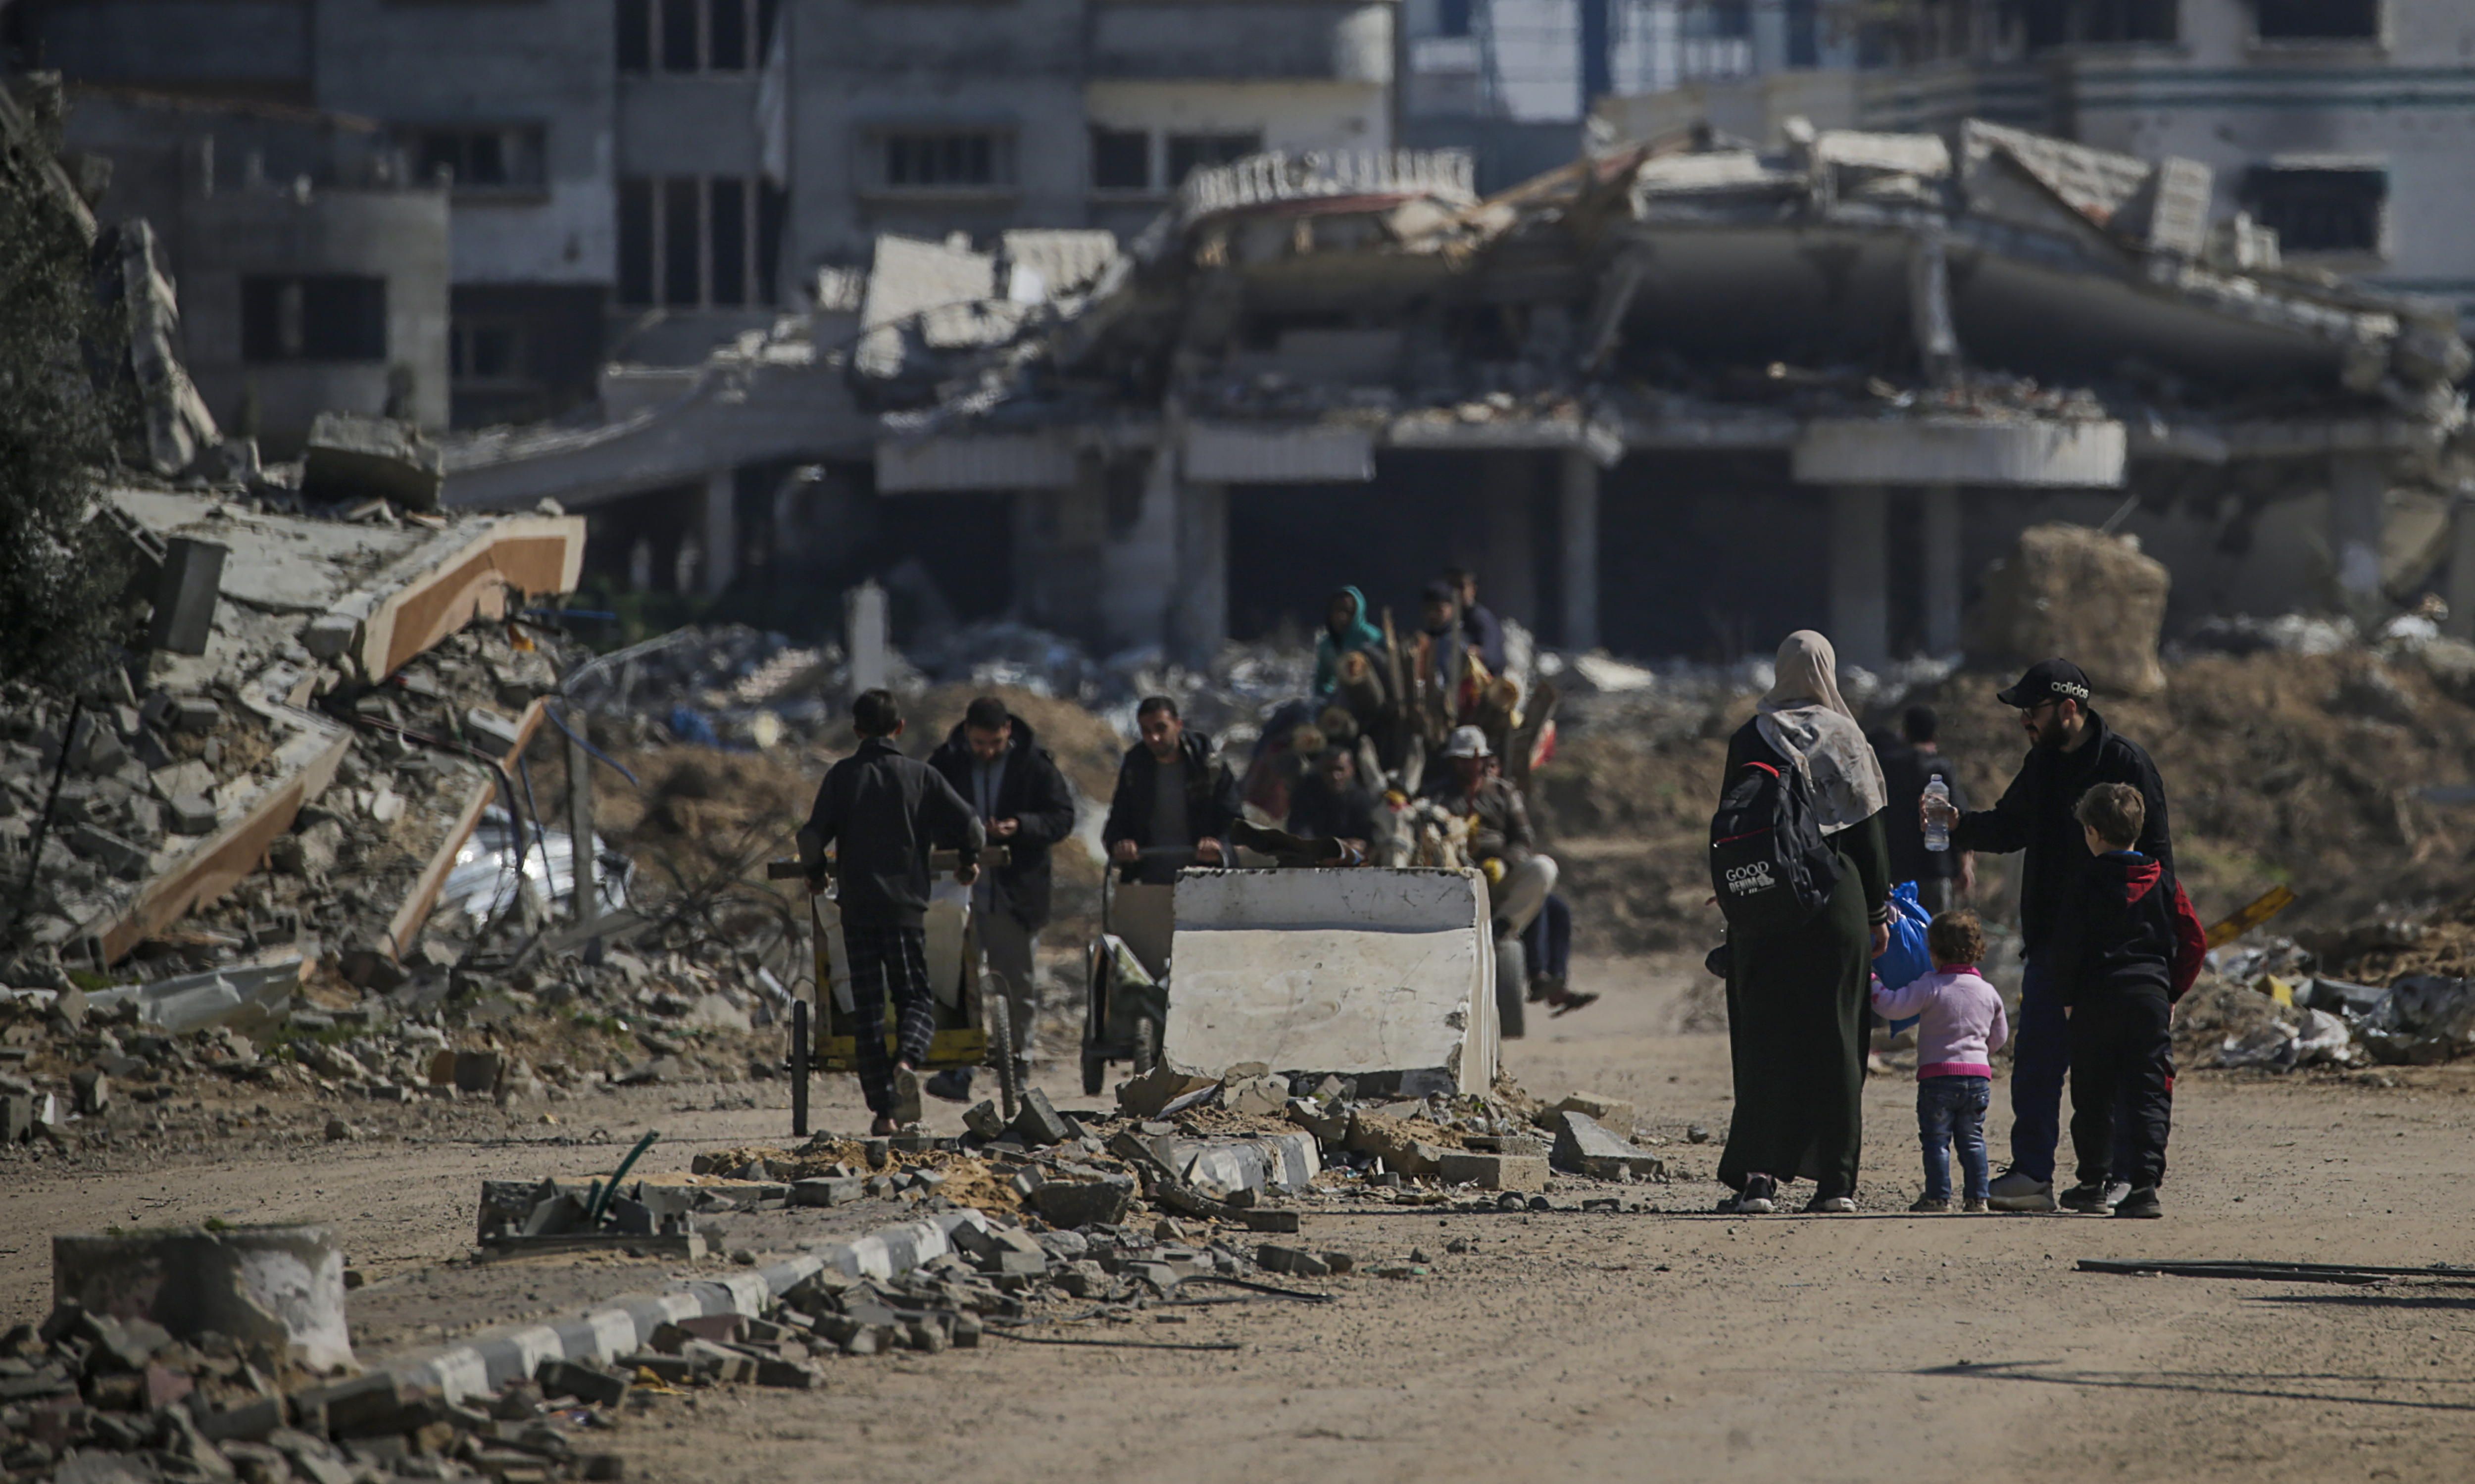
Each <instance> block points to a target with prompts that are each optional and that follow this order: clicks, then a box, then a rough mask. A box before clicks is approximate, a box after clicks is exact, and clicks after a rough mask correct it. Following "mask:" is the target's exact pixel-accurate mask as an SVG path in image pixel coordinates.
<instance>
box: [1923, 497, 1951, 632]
mask: <svg viewBox="0 0 2475 1484" xmlns="http://www.w3.org/2000/svg"><path fill="white" fill-rule="evenodd" d="M1921 496H1922V499H1921V503H1922V504H1923V505H1924V528H1925V540H1924V547H1925V548H1924V610H1925V653H1927V654H1936V655H1943V654H1957V653H1958V652H1959V645H1960V638H1959V609H1960V603H1959V486H1957V485H1955V484H1928V485H1926V486H1925V487H1924V490H1923V491H1922V492H1921Z"/></svg>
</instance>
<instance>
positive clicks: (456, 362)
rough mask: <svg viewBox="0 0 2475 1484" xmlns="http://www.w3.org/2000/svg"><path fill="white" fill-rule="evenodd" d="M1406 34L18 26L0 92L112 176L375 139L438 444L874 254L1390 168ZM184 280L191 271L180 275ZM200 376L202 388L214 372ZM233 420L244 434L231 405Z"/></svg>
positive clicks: (967, 8) (1333, 22) (501, 18)
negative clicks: (19, 74)
mask: <svg viewBox="0 0 2475 1484" xmlns="http://www.w3.org/2000/svg"><path fill="white" fill-rule="evenodd" d="M1394 11H1395V6H1394V5H1393V4H1392V3H1391V0H1281V3H1278V4H1271V5H1265V4H1256V3H1237V0H1219V3H1213V0H1028V3H1024V4H1019V5H1009V6H993V7H992V6H981V5H897V6H889V5H881V4H870V3H864V0H798V3H794V4H779V3H776V0H617V3H615V4H614V3H613V0H542V3H538V4H530V5H522V6H513V7H509V6H454V5H448V6H403V5H393V4H380V3H374V0H317V3H314V4H311V3H303V4H293V5H281V6H271V7H259V8H250V9H243V10H240V11H235V10H233V9H232V8H230V7H221V6H188V5H176V6H171V7H168V8H167V7H164V6H161V5H159V4H155V3H153V0H11V3H9V4H6V5H0V63H5V65H6V66H8V67H9V68H11V69H32V68H50V69H54V70H57V71H59V72H61V73H62V74H63V75H64V76H65V77H66V78H67V80H68V82H69V84H70V85H71V86H72V88H73V89H75V90H76V93H77V95H78V98H79V100H80V109H81V110H82V111H84V110H87V109H91V110H92V111H94V112H97V113H103V112H110V113H114V114H116V115H117V114H126V113H129V112H130V111H131V110H135V114H136V121H137V122H141V123H145V124H147V125H149V126H150V129H149V130H148V131H147V132H144V133H142V134H140V133H134V132H133V131H131V130H128V129H122V128H119V127H117V125H115V126H114V127H113V128H111V129H110V130H103V129H100V128H98V129H96V131H95V132H94V133H93V134H91V135H89V136H87V137H84V138H81V139H79V140H77V147H78V148H80V149H84V150H88V151H92V152H94V153H96V154H97V155H98V156H99V157H101V158H109V159H113V160H115V161H117V160H120V159H121V158H122V155H123V153H124V152H129V153H132V154H134V155H138V156H143V155H146V154H149V153H152V152H159V151H162V150H166V149H174V148H179V149H184V150H187V151H188V152H189V154H190V155H192V156H194V154H195V142H196V140H197V138H198V137H199V136H201V135H202V134H207V133H209V132H211V133H214V134H216V135H217V136H218V137H224V136H227V135H229V134H232V133H233V129H232V128H231V127H228V126H227V125H226V124H224V123H218V124H217V125H216V127H215V128H214V129H213V130H212V131H208V130H206V129H204V128H202V127H200V126H199V125H198V123H197V121H196V110H199V109H208V108H219V109H225V110H227V111H228V112H236V113H238V114H240V115H245V116H247V117H249V118H251V119H254V120H260V121H263V120H266V119H270V118H273V117H275V116H277V115H279V114H288V115H295V116H302V117H306V118H311V119H314V120H315V121H316V122H317V127H319V128H322V129H327V130H330V131H338V130H340V131H342V132H344V133H347V134H365V135H367V136H368V137H369V138H371V139H372V140H374V141H375V142H377V143H378V144H379V145H380V147H381V150H382V152H383V153H391V154H392V155H393V156H395V157H396V158H399V159H400V160H401V167H402V179H404V180H409V181H414V182H421V183H422V184H423V185H424V186H425V187H430V188H435V187H436V186H437V185H438V184H439V183H441V182H444V184H445V186H446V188H447V191H448V195H449V200H448V204H447V215H448V217H449V232H450V235H451V238H452V261H451V262H450V263H448V264H445V265H441V266H440V267H439V268H438V269H437V271H439V272H443V273H446V274H448V276H449V277H450V279H451V280H452V288H451V290H450V297H451V301H452V303H451V305H450V307H449V310H448V312H449V314H450V315H451V317H452V323H451V325H450V326H449V327H447V328H446V329H445V331H444V333H443V336H442V338H440V339H439V341H438V343H437V346H436V349H435V351H434V353H433V352H432V351H431V350H430V348H429V346H428V345H427V344H426V343H425V344H421V345H412V346H400V345H394V344H390V346H389V347H388V353H387V356H386V357H385V359H386V360H387V361H388V362H389V363H390V364H403V365H407V366H410V367H411V368H412V371H413V387H414V393H413V398H412V401H413V402H414V403H415V405H414V406H413V408H412V409H411V410H412V412H413V413H414V415H416V416H418V417H419V418H420V419H421V420H422V421H423V422H424V423H426V424H429V425H432V426H443V425H444V424H445V422H446V420H447V419H448V418H449V417H450V416H451V414H452V417H453V422H454V424H455V425H456V426H490V425H494V424H505V423H530V422H536V421H541V420H544V419H548V418H551V417H555V416H558V415H559V414H561V413H564V412H566V411H568V410H569V409H571V408H574V407H576V406H577V405H579V404H581V403H586V402H589V401H592V400H593V399H594V397H595V396H596V393H597V385H596V372H597V368H599V367H600V365H601V364H602V363H603V362H605V361H618V362H625V363H627V364H632V365H650V366H678V365H694V364H695V363H697V362H698V361H699V360H701V359H702V358H703V357H704V356H705V355H706V354H707V353H709V352H711V351H712V350H713V349H714V348H715V347H716V346H717V345H721V344H725V343H728V342H730V341H731V340H732V339H733V338H734V337H736V336H739V335H741V334H745V333H748V332H753V331H761V330H763V329H764V328H766V327H767V326H768V325H770V323H771V322H772V319H773V317H774V315H775V314H776V313H777V312H779V311H780V310H781V309H783V308H786V307H788V308H803V307H805V306H806V305H807V304H808V302H809V299H810V295H811V291H812V289H814V287H815V286H816V282H817V278H816V276H817V273H818V271H819V270H820V269H821V268H833V269H841V270H851V269H854V268H861V267H863V266H864V265H865V263H866V262H867V260H868V258H869V256H870V243H871V242H872V240H873V239H874V238H875V237H876V236H877V235H879V234H880V233H885V232H899V233H904V234H909V235H913V236H919V237H923V238H926V239H930V240H939V241H942V240H943V239H945V238H946V237H947V236H948V235H949V234H952V233H957V232H959V233H962V234H964V235H966V236H967V237H969V238H971V239H972V240H974V241H975V242H977V243H978V244H979V245H980V246H981V247H983V248H986V247H988V246H990V245H992V243H993V242H994V241H995V240H996V239H997V238H998V237H999V236H1000V235H1001V234H1002V233H1004V232H1006V231H1014V230H1021V229H1042V230H1046V229H1072V230H1092V231H1123V232H1132V231H1138V230H1139V229H1140V228H1141V227H1142V225H1143V224H1144V223H1145V222H1147V221H1148V220H1149V219H1150V218H1151V217H1152V216H1153V215H1155V214H1156V213H1157V212H1158V211H1159V209H1160V207H1161V206H1162V205H1163V204H1164V202H1165V201H1166V200H1167V199H1168V197H1169V196H1170V194H1171V193H1172V192H1173V191H1174V189H1175V187H1176V186H1177V184H1178V182H1180V181H1181V180H1183V179H1184V178H1185V176H1186V175H1187V174H1188V172H1190V171H1191V170H1193V169H1195V168H1197V167H1200V166H1208V165H1214V164H1220V163H1225V162H1226V161H1228V160H1230V159H1232V158H1237V157H1238V156H1241V155H1247V154H1252V153H1255V152H1257V151H1260V150H1262V149H1265V148H1273V149H1292V150H1296V149H1334V148H1343V149H1346V148H1357V149H1382V148H1385V147H1387V146H1389V145H1390V144H1391V142H1392V118H1393V108H1392V76H1393V53H1394V35H1393V16H1394ZM828 100H830V101H828ZM72 126H73V130H75V129H80V128H86V127H87V126H85V125H79V124H77V123H76V115H75V114H73V115H72ZM283 153H284V152H283V150H282V149H281V148H279V147H277V146H275V145H272V144H267V143H264V142H262V141H258V140H256V139H249V140H242V141H233V140H231V139H229V138H226V142H225V148H224V158H223V159H222V161H221V163H220V165H219V168H218V171H217V179H219V180H221V181H223V182H226V184H227V187H228V188H229V185H230V182H238V181H250V180H254V179H256V177H257V175H258V174H263V175H264V176H265V177H266V178H267V179H268V180H270V181H272V182H275V184H277V185H279V186H282V187H285V188H291V187H292V186H294V185H295V184H296V182H298V180H299V179H300V177H301V175H302V174H303V173H304V172H305V171H306V170H307V168H308V167H306V166H295V165H291V164H288V163H286V162H285V160H284V159H283V158H281V157H282V155H283ZM253 160H255V161H257V164H255V165H254V164H253V163H252V161H253ZM131 168H132V166H131V165H129V164H123V165H122V169H123V170H124V171H127V170H129V169H131ZM149 168H150V169H151V167H149ZM310 173H311V175H312V177H313V180H314V182H315V184H316V185H318V186H319V187H322V188H323V187H325V186H326V185H327V184H328V182H327V180H326V179H325V177H324V176H323V175H318V174H317V173H316V172H310ZM115 214H125V213H120V212H115ZM165 230H166V231H167V232H168V229H165ZM256 241H257V239H256V238H254V237H252V236H250V235H249V234H247V233H241V234H238V235H235V236H234V237H233V239H232V241H231V242H230V244H229V245H228V247H227V249H226V251H227V252H231V253H236V254H245V253H248V252H251V251H254V250H255V244H256ZM200 251H201V253H203V252H204V251H205V249H204V248H203V247H202V248H201V249H200ZM201 266H203V263H202V264H201ZM171 268H172V272H173V273H174V274H175V276H185V275H187V274H189V273H190V272H191V271H192V265H191V264H190V263H189V262H188V261H187V260H186V259H185V258H184V257H183V256H182V255H180V254H177V253H176V254H175V261H174V262H173V263H172V265H171ZM243 271H244V272H248V273H252V274H269V275H273V274H298V273H303V272H306V271H308V270H306V269H301V268H296V267H287V266H284V265H283V264H282V262H273V263H269V264H267V265H264V266H259V265H257V264H256V263H255V261H254V260H252V262H251V263H250V264H249V265H246V266H244V268H243ZM322 271H325V272H329V273H333V274H346V275H353V276H355V277H358V278H361V279H367V278H370V277H372V276H373V275H374V274H375V273H376V270H375V269H373V268H369V267H366V266H359V265H353V264H344V265H339V266H336V267H333V268H331V269H327V270H322ZM390 282H391V283H392V280H390ZM361 292H366V290H362V291H361ZM389 292H390V293H393V294H396V295H399V296H400V295H401V294H402V293H403V292H404V290H403V288H402V287H400V286H396V287H391V288H390V290H389ZM390 307H392V302H390ZM198 350H199V348H191V350H190V359H191V360H192V361H193V362H196V361H199V360H202V359H209V358H211V357H206V356H201V355H200V354H199V353H198ZM314 358H316V357H313V359H314ZM327 358H328V359H332V358H333V357H331V356H330V357H327ZM355 358H366V357H359V356H356V357H355ZM202 379H203V377H202ZM331 405H335V406H350V407H353V408H355V410H366V411H372V412H375V411H378V410H380V409H379V408H377V407H375V406H369V407H363V406H361V404H360V401H359V400H356V399H343V398H337V399H335V400H333V401H331ZM214 411H215V413H216V415H217V416H218V417H219V418H221V419H223V420H224V421H226V422H228V423H229V422H232V421H233V408H232V407H230V406H227V405H226V404H225V402H224V401H215V402H214Z"/></svg>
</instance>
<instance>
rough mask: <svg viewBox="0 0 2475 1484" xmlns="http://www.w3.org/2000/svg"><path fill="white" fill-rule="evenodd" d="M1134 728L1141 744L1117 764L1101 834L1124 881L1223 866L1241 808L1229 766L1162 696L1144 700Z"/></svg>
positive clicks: (1160, 879) (1159, 880) (1170, 877)
mask: <svg viewBox="0 0 2475 1484" xmlns="http://www.w3.org/2000/svg"><path fill="white" fill-rule="evenodd" d="M1135 721H1136V724H1137V725H1139V726H1140V727H1141V728H1142V733H1143V740H1142V741H1141V742H1138V743H1136V744H1135V745H1134V746H1132V747H1129V748H1127V749H1126V758H1125V761H1124V762H1122V763H1120V764H1118V765H1117V788H1116V791H1115V793H1114V794H1113V795H1111V797H1110V799H1109V818H1108V822H1107V823H1105V824H1103V825H1102V826H1101V827H1100V839H1101V842H1102V843H1103V844H1105V845H1106V846H1108V849H1109V859H1110V860H1111V861H1113V862H1115V864H1117V865H1118V866H1119V867H1120V868H1121V869H1122V870H1123V872H1124V879H1125V880H1127V881H1141V882H1149V883H1152V884H1155V885H1164V884H1166V883H1169V882H1174V881H1176V880H1177V873H1178V871H1179V869H1180V868H1181V867H1183V866H1186V865H1189V864H1192V865H1221V864H1227V863H1228V861H1229V860H1230V859H1231V856H1230V854H1229V844H1228V839H1229V827H1230V826H1231V825H1232V824H1235V823H1236V822H1237V816H1238V812H1239V808H1240V799H1239V794H1238V791H1237V778H1236V776H1235V775H1233V774H1232V773H1231V772H1230V771H1229V765H1228V764H1226V763H1223V762H1222V761H1220V757H1219V755H1218V754H1217V753H1215V752H1213V750H1212V739H1211V738H1209V737H1206V736H1204V735H1203V734H1202V733H1201V732H1190V731H1188V730H1187V728H1186V722H1185V720H1184V719H1183V718H1180V717H1179V716H1178V714H1177V702H1175V701H1173V700H1170V699H1169V698H1168V697H1167V696H1165V695H1154V696H1148V697H1146V698H1145V699H1144V700H1143V703H1142V704H1141V705H1140V706H1138V707H1137V708H1136V709H1135ZM1147 851H1150V852H1158V853H1157V854H1146V853H1145V852H1147ZM1189 851H1190V852H1192V853H1191V855H1188V852H1189Z"/></svg>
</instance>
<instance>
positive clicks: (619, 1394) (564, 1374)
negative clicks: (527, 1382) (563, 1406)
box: [533, 1360, 627, 1407]
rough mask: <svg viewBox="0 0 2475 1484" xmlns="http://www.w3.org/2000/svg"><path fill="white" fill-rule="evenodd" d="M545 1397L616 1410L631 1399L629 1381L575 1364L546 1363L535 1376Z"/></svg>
mask: <svg viewBox="0 0 2475 1484" xmlns="http://www.w3.org/2000/svg"><path fill="white" fill-rule="evenodd" d="M533 1379H535V1380H537V1381H539V1382H540V1383H541V1389H542V1395H543V1396H545V1397H552V1398H555V1397H574V1398H575V1399H576V1400H578V1401H589V1402H592V1403H593V1404H594V1405H596V1406H602V1407H615V1406H617V1405H618V1404H619V1403H620V1402H622V1401H625V1400H626V1399H627V1378H626V1377H625V1376H624V1375H612V1374H610V1373H609V1372H607V1371H602V1370H599V1369H597V1368H595V1367H592V1366H588V1365H582V1364H579V1363H578V1362H576V1361H573V1360H545V1361H543V1362H542V1363H541V1367H540V1369H539V1370H537V1371H535V1372H534V1373H533Z"/></svg>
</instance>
